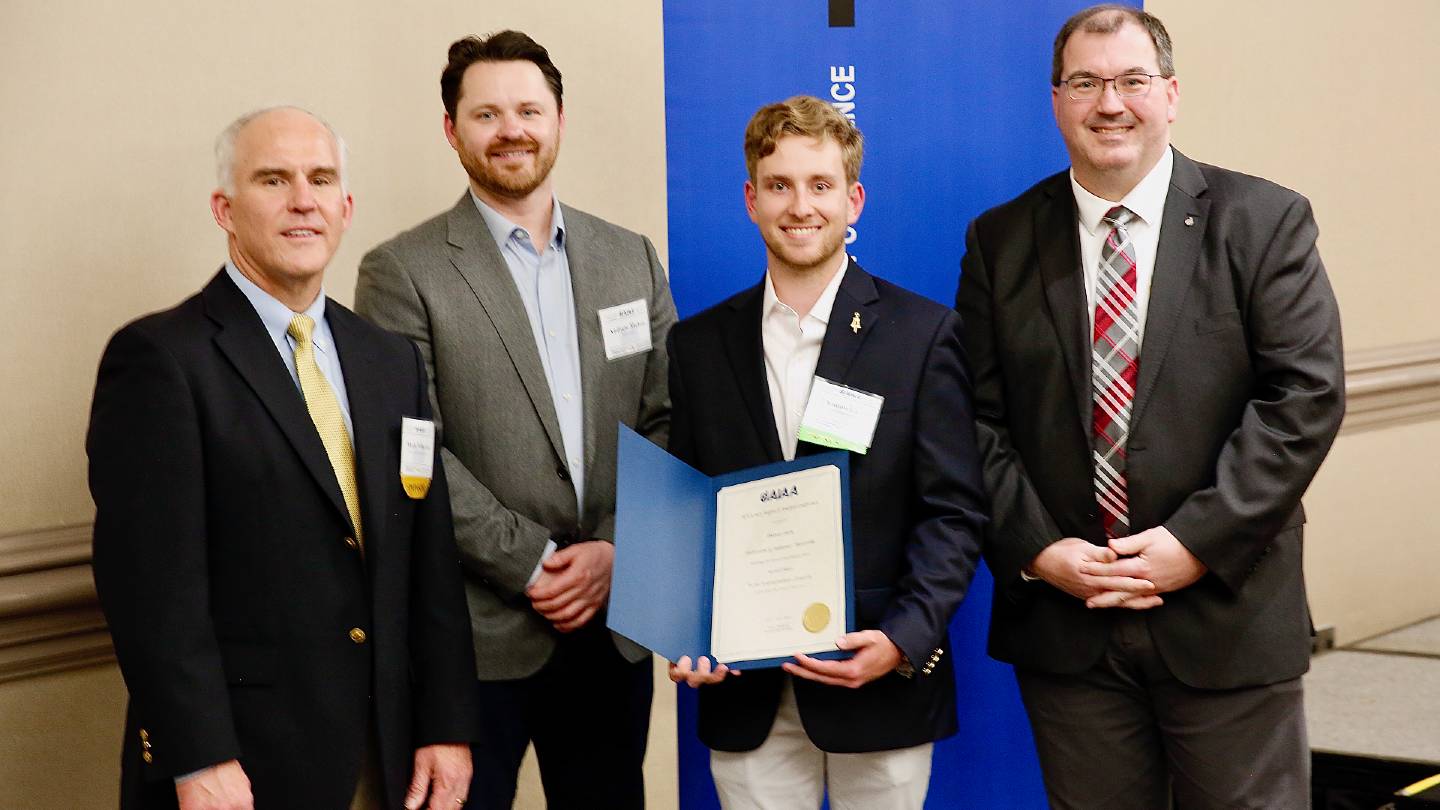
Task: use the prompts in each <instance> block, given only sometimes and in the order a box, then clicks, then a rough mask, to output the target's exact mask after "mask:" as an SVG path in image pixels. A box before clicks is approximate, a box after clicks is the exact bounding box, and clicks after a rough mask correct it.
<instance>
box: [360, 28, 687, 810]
mask: <svg viewBox="0 0 1440 810" xmlns="http://www.w3.org/2000/svg"><path fill="white" fill-rule="evenodd" d="M440 88H441V97H442V99H443V101H444V104H445V137H446V139H447V140H448V141H449V142H450V145H451V146H452V147H453V148H454V149H455V151H456V153H457V154H458V155H459V158H460V162H461V164H462V165H463V166H464V167H465V170H466V172H467V173H468V174H469V178H470V187H469V189H468V190H467V191H466V192H465V194H463V195H462V196H461V198H460V200H459V201H458V202H457V203H456V204H455V206H454V207H453V208H452V209H451V210H449V211H447V212H445V213H443V214H441V215H439V216H437V217H435V218H434V219H431V220H429V221H427V222H424V223H422V224H421V225H419V226H418V227H416V228H414V229H412V230H410V231H407V232H405V233H402V234H400V235H399V236H397V237H395V238H394V239H391V240H390V241H388V242H385V243H384V244H381V245H379V246H378V247H376V248H375V249H374V250H372V251H370V253H369V254H367V255H366V256H365V258H364V260H363V261H362V262H361V265H360V279H359V285H358V287H357V289H356V292H355V305H356V307H355V308H356V310H357V311H358V312H360V313H361V314H362V315H364V316H366V317H368V318H370V319H371V320H373V321H375V322H376V323H377V324H379V325H381V326H384V327H387V328H389V329H392V330H394V331H396V332H399V333H401V334H403V335H406V336H408V337H410V338H411V339H413V340H414V341H415V342H416V343H418V344H419V346H420V350H421V354H422V355H423V357H424V358H425V360H426V362H427V364H428V366H429V371H430V380H431V389H430V392H431V396H432V398H433V399H434V405H435V419H436V422H437V425H438V426H439V429H440V431H441V437H442V438H441V442H442V458H443V459H444V464H445V472H446V475H447V477H448V478H449V480H450V493H451V501H452V507H453V512H454V516H455V539H456V543H457V544H458V545H459V550H460V556H461V560H462V564H463V566H464V569H465V573H466V583H465V585H466V596H467V598H468V601H469V607H470V619H471V625H472V628H473V630H474V638H475V662H476V665H477V669H478V671H479V678H480V681H479V684H478V689H479V693H480V707H479V710H480V723H479V733H480V737H479V738H478V739H479V741H478V742H477V743H476V744H475V747H474V760H475V776H474V783H473V786H472V788H471V792H470V801H471V804H470V805H469V806H470V807H482V808H492V807H493V808H507V809H508V808H509V807H510V806H511V802H512V801H513V798H514V793H515V780H516V773H517V771H518V769H519V765H520V760H521V757H522V756H523V754H524V752H525V748H526V745H527V744H528V743H530V742H531V741H533V742H534V744H535V749H536V754H537V756H538V759H539V763H540V772H541V776H542V779H543V781H544V785H545V795H546V799H547V802H548V804H549V806H550V807H551V808H566V807H581V806H593V803H594V801H595V800H596V797H599V796H603V797H605V805H606V806H607V807H641V806H643V804H644V785H643V781H642V777H641V764H642V762H643V760H644V755H645V738H646V732H647V728H648V724H649V716H650V699H651V691H652V686H651V669H650V656H649V653H648V651H646V650H644V649H642V648H640V647H638V646H636V645H634V644H631V643H630V642H629V641H627V640H625V639H621V638H618V637H612V636H611V634H610V633H609V631H607V630H606V629H605V620H604V613H605V605H606V601H607V599H608V598H609V591H610V570H611V561H612V560H613V557H614V546H613V545H612V542H613V541H612V538H613V536H614V527H615V518H614V511H615V443H616V435H617V426H618V424H619V423H621V422H624V423H625V424H627V425H629V426H631V427H633V428H634V429H636V430H637V431H639V432H640V433H641V434H642V435H645V436H647V437H649V438H650V439H652V440H653V441H655V442H657V443H659V444H661V445H663V444H664V443H665V440H666V433H667V429H668V426H669V398H668V396H667V395H666V354H665V351H664V347H665V338H666V334H667V333H668V331H669V329H670V326H671V324H673V323H674V322H675V305H674V303H673V302H672V300H671V298H670V290H669V286H668V283H667V281H666V277H665V272H664V268H662V267H661V266H660V262H659V260H658V258H657V257H656V255H655V249H654V247H653V246H652V245H651V244H650V241H649V240H648V239H646V238H645V237H643V236H640V235H639V234H635V233H632V232H630V231H627V230H624V229H623V228H619V227H617V226H615V225H611V224H610V223H607V222H605V221H603V220H600V219H597V218H595V217H593V216H590V215H589V214H586V213H584V212H582V211H577V210H575V209H574V208H571V207H569V206H566V205H561V204H560V203H559V202H558V200H557V199H556V197H555V192H554V190H553V183H552V181H551V178H550V169H551V167H552V166H553V165H554V163H555V158H556V155H557V153H558V150H559V145H560V137H561V133H562V132H563V130H564V124H565V117H564V108H563V105H562V101H561V99H562V85H561V80H560V72H559V71H558V70H557V69H556V68H555V66H554V64H553V63H551V61H550V57H549V55H548V53H547V52H546V51H545V49H544V48H543V47H541V46H540V45H538V44H537V43H535V41H534V40H532V39H530V38H529V37H528V36H526V35H524V34H522V33H519V32H515V31H501V32H499V33H496V34H493V35H491V36H489V37H486V38H484V39H479V38H476V37H467V38H465V39H461V40H459V41H457V42H455V43H454V44H453V45H451V46H450V53H449V63H448V64H447V65H446V67H445V69H444V71H443V73H442V74H441V79H440Z"/></svg>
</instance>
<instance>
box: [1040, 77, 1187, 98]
mask: <svg viewBox="0 0 1440 810" xmlns="http://www.w3.org/2000/svg"><path fill="white" fill-rule="evenodd" d="M1163 78H1165V77H1164V76H1162V75H1161V74H1159V73H1122V74H1120V75H1119V76H1115V77H1114V78H1110V79H1105V78H1101V77H1099V76H1076V77H1075V78H1073V79H1066V80H1065V81H1063V82H1061V84H1063V85H1065V87H1066V92H1067V94H1068V95H1069V96H1070V98H1073V99H1075V100H1076V101H1094V100H1095V99H1097V98H1099V97H1100V96H1102V95H1104V93H1105V83H1106V82H1109V83H1110V84H1113V85H1115V95H1117V96H1123V97H1125V98H1136V97H1138V96H1143V95H1145V94H1146V93H1149V92H1150V85H1151V81H1150V80H1151V79H1163Z"/></svg>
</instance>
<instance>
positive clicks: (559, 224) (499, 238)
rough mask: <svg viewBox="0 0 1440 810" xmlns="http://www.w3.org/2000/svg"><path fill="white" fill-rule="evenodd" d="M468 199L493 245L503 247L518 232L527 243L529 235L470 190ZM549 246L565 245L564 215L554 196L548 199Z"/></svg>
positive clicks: (473, 190)
mask: <svg viewBox="0 0 1440 810" xmlns="http://www.w3.org/2000/svg"><path fill="white" fill-rule="evenodd" d="M470 199H472V200H474V201H475V208H476V209H478V210H479V211H480V218H481V219H483V220H485V227H486V229H487V230H489V231H490V237H491V238H492V239H494V240H495V245H496V246H497V247H500V248H504V247H505V243H506V242H509V241H510V240H511V239H512V238H514V237H515V232H516V231H519V232H520V238H521V239H523V240H525V241H529V240H530V235H529V233H527V232H526V230H525V229H524V228H522V227H520V226H519V225H516V224H515V223H513V222H511V221H510V220H509V219H507V218H506V217H505V215H504V214H502V213H500V212H499V211H496V210H495V209H494V208H491V207H490V206H488V205H486V204H485V202H484V201H482V200H481V199H480V197H479V196H478V195H476V193H475V189H473V188H472V189H470ZM550 206H551V207H550V246H551V247H553V248H557V249H558V248H560V247H563V246H564V244H565V215H564V214H563V213H561V211H560V199H559V198H558V197H556V196H554V195H551V197H550Z"/></svg>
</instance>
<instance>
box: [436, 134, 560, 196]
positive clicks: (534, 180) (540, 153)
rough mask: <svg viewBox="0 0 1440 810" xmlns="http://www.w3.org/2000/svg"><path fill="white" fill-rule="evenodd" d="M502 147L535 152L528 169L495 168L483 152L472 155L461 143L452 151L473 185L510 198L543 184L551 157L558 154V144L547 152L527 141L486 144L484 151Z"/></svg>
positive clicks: (552, 160) (522, 194) (553, 145)
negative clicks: (455, 153)
mask: <svg viewBox="0 0 1440 810" xmlns="http://www.w3.org/2000/svg"><path fill="white" fill-rule="evenodd" d="M506 148H514V149H533V150H535V158H534V160H533V161H532V163H531V165H530V168H529V169H524V170H518V171H517V170H504V169H497V168H496V167H495V166H494V165H493V164H491V162H490V158H489V156H488V155H486V154H485V152H479V153H476V152H472V151H470V149H469V148H468V147H466V146H464V145H463V144H462V146H461V147H460V148H459V149H457V150H456V151H457V152H458V153H459V155H460V165H462V166H464V167H465V172H466V173H467V174H469V175H470V179H471V180H474V181H475V184H476V185H478V186H479V187H480V188H482V189H484V190H486V191H488V192H490V193H491V194H494V195H496V196H499V197H509V198H512V199H520V198H522V197H525V196H528V195H529V194H530V192H532V191H534V190H535V189H537V188H539V187H540V184H541V183H544V182H545V178H547V177H549V176H550V170H551V169H552V168H554V167H555V158H556V157H557V156H558V154H559V151H560V150H559V144H551V145H550V147H549V148H548V149H547V148H545V147H543V146H541V145H540V143H539V142H538V141H535V140H531V139H528V138H527V139H525V140H511V141H496V142H494V143H492V144H490V145H489V146H488V147H487V148H486V151H487V152H488V151H490V150H491V149H499V150H503V149H506Z"/></svg>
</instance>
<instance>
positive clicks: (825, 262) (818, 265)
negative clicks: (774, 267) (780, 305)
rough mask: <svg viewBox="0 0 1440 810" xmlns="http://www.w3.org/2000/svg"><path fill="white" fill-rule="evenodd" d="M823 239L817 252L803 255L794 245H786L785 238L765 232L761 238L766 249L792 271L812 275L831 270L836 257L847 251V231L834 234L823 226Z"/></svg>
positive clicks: (761, 234)
mask: <svg viewBox="0 0 1440 810" xmlns="http://www.w3.org/2000/svg"><path fill="white" fill-rule="evenodd" d="M821 232H822V238H821V240H820V244H819V245H817V246H816V247H817V250H816V251H815V252H814V253H809V251H806V254H808V255H802V254H801V253H800V252H799V251H797V250H796V249H795V247H794V246H793V245H789V244H786V243H785V242H784V239H783V237H779V236H776V237H772V236H771V235H770V234H768V233H765V232H764V231H763V230H762V231H761V233H760V238H761V240H762V241H764V242H765V247H766V249H768V250H769V251H770V255H772V256H774V257H775V258H777V259H779V260H780V261H782V262H784V263H785V265H786V266H787V267H789V268H790V269H792V270H794V271H797V272H800V273H810V272H814V271H816V270H829V269H832V268H833V266H834V265H835V264H836V262H835V257H836V256H837V255H839V254H840V252H841V251H843V250H844V249H845V230H844V229H841V230H840V231H838V232H832V231H830V230H829V229H828V228H825V227H824V226H822V231H821Z"/></svg>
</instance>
